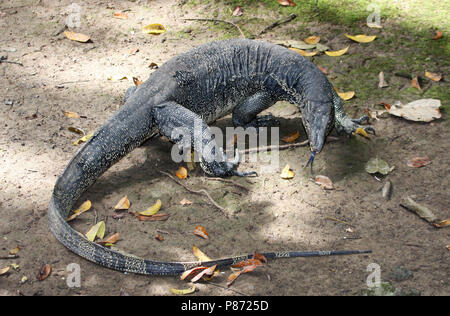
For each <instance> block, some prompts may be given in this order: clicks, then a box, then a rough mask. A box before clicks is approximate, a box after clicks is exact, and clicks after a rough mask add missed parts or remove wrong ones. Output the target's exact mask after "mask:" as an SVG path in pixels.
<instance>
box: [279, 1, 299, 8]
mask: <svg viewBox="0 0 450 316" xmlns="http://www.w3.org/2000/svg"><path fill="white" fill-rule="evenodd" d="M278 3H279V4H280V5H282V6H283V7H295V5H296V4H295V3H294V1H292V0H278Z"/></svg>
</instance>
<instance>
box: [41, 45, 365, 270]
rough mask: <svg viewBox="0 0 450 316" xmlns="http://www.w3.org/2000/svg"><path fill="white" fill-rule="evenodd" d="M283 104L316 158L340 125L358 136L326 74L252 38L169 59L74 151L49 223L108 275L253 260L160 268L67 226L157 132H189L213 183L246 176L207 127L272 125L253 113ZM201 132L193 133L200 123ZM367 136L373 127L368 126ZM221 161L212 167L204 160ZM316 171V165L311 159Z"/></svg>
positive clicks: (274, 255)
mask: <svg viewBox="0 0 450 316" xmlns="http://www.w3.org/2000/svg"><path fill="white" fill-rule="evenodd" d="M280 100H285V101H289V102H291V103H294V104H296V105H297V106H298V107H299V108H300V110H301V112H302V118H303V124H304V126H305V130H306V132H307V134H308V137H309V140H310V144H311V150H312V153H313V155H312V158H314V155H315V154H316V153H317V152H320V151H321V149H322V147H323V144H324V141H325V137H326V135H327V134H328V133H329V132H330V131H331V130H332V129H333V127H334V126H336V128H337V129H338V130H343V131H345V132H346V133H352V132H353V131H355V130H356V128H357V127H359V125H358V123H360V121H358V120H357V121H353V120H351V119H350V118H349V117H348V116H347V115H346V114H345V113H344V111H343V109H342V101H341V99H340V98H339V97H338V96H337V94H336V93H335V92H334V90H333V88H332V86H331V84H330V83H329V82H328V80H327V78H326V77H325V76H324V75H323V74H322V72H321V71H320V70H319V69H318V68H317V67H316V66H315V65H314V64H312V63H311V62H309V61H308V60H306V59H305V58H303V57H302V56H300V55H298V54H297V53H294V52H292V51H290V50H288V49H285V48H283V47H280V46H277V45H273V44H269V43H264V42H260V41H251V40H229V41H221V42H213V43H208V44H205V45H202V46H199V47H197V48H195V49H192V50H190V51H188V52H186V53H184V54H182V55H179V56H177V57H174V58H172V59H171V60H169V61H168V62H167V63H165V64H164V65H163V66H162V67H160V68H159V69H158V70H157V71H155V72H154V73H153V74H152V75H151V76H150V78H149V79H148V80H147V81H146V82H144V83H143V84H142V85H140V86H139V87H137V88H134V87H133V88H131V89H129V90H128V91H127V93H126V102H125V105H124V106H123V107H122V108H121V109H120V110H119V111H117V112H116V113H115V114H114V115H113V116H112V117H111V119H109V120H108V121H107V122H106V123H105V124H104V125H103V126H101V127H100V128H99V129H98V131H97V132H96V133H95V134H94V136H93V137H91V138H90V139H89V140H88V142H87V143H86V144H85V145H84V146H83V147H82V148H81V149H80V150H79V151H78V152H77V154H76V155H75V157H74V158H72V160H71V161H70V163H69V165H68V166H67V167H66V169H65V170H64V172H63V174H62V175H61V177H59V179H58V180H57V183H56V185H55V188H54V191H53V195H52V198H51V201H50V206H49V214H48V216H49V224H50V229H51V231H52V232H53V233H54V234H55V236H56V237H57V239H58V240H59V241H60V242H61V243H63V244H64V245H65V246H66V247H67V248H69V249H70V250H72V251H74V252H75V253H77V254H78V255H80V256H81V257H83V258H86V259H88V260H90V261H93V262H95V263H98V264H101V265H103V266H105V267H108V268H111V269H115V270H120V271H126V272H132V273H139V274H149V275H167V274H179V273H182V272H183V271H185V270H186V269H189V268H192V267H195V266H198V265H200V264H202V265H206V266H212V265H215V264H218V265H219V266H227V265H231V264H234V263H236V262H239V261H241V260H246V259H248V258H251V257H252V255H244V256H238V257H230V258H225V259H220V260H213V261H208V262H202V263H200V262H185V263H180V262H156V261H150V260H144V259H141V258H137V257H134V256H130V255H125V254H122V253H119V252H116V251H113V250H110V249H108V248H105V247H102V246H100V245H98V244H95V243H92V242H90V241H88V240H87V239H86V238H84V236H81V235H80V234H78V233H77V232H76V231H74V230H73V229H72V228H71V227H70V226H69V225H68V224H67V222H66V218H67V216H68V214H69V212H70V210H71V209H73V208H74V204H75V203H76V201H77V200H78V199H79V198H80V196H81V195H82V193H83V192H85V191H86V190H87V189H88V188H89V187H90V186H91V185H92V184H93V183H94V182H95V181H96V180H97V179H98V178H99V177H100V176H101V175H102V174H103V173H104V172H105V171H106V170H108V168H109V167H111V166H112V165H113V164H114V163H116V162H117V161H118V160H120V159H121V158H123V157H124V156H125V155H127V154H128V153H129V152H130V151H132V150H133V149H134V148H136V147H137V146H139V145H140V144H142V143H143V142H144V141H145V140H147V139H148V138H149V137H150V136H151V135H152V134H153V133H154V132H155V131H158V132H160V133H161V134H163V135H165V136H167V137H169V139H171V140H172V141H173V142H176V143H179V144H180V143H182V142H183V139H182V137H179V136H176V135H173V134H172V132H173V131H174V129H175V128H177V127H184V128H186V129H187V131H188V132H189V133H191V136H192V137H191V142H192V145H193V147H194V149H196V150H197V151H199V152H200V157H201V166H202V168H203V169H204V171H205V172H207V173H208V174H210V175H213V176H219V177H226V176H232V175H240V176H243V175H249V174H252V173H251V172H250V173H242V172H238V171H236V170H234V167H235V165H234V164H233V163H229V162H227V161H226V159H225V155H224V153H223V151H222V149H221V148H218V147H212V149H211V152H208V151H207V150H204V148H203V146H204V145H206V144H207V143H208V142H210V141H211V139H212V134H211V132H210V130H209V127H208V124H209V123H212V122H214V121H215V120H217V119H219V118H221V117H223V116H225V115H227V114H229V113H233V122H234V124H235V125H242V126H255V127H258V126H267V125H270V123H271V122H272V121H273V120H272V119H271V118H270V117H259V118H257V117H256V115H257V114H258V113H259V112H261V111H263V110H264V109H266V108H268V107H270V106H271V105H273V104H274V103H275V102H276V101H280ZM196 120H197V121H198V120H199V121H200V122H201V125H200V127H201V128H200V133H199V135H196V133H194V128H193V127H194V124H195V121H196ZM366 129H367V130H370V129H371V128H370V127H366ZM211 154H215V155H217V156H218V157H219V158H221V159H218V160H215V161H209V160H208V159H206V158H207V157H208V156H209V155H211ZM310 160H311V163H312V159H310ZM367 252H370V251H319V252H298V251H293V252H270V253H264V255H265V256H266V257H267V258H269V259H270V258H287V257H303V256H323V255H340V254H357V253H367Z"/></svg>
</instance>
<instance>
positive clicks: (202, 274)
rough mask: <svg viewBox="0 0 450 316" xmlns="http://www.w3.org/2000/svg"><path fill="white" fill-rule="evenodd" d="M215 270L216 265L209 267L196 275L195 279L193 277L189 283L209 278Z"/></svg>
mask: <svg viewBox="0 0 450 316" xmlns="http://www.w3.org/2000/svg"><path fill="white" fill-rule="evenodd" d="M216 268H217V264H216V265H213V266H212V267H209V268H207V269H204V270H203V271H201V272H200V273H198V274H197V275H196V276H195V277H193V278H192V279H191V282H197V281H198V280H200V279H201V278H202V277H203V276H205V275H209V276H211V275H213V273H214V270H216Z"/></svg>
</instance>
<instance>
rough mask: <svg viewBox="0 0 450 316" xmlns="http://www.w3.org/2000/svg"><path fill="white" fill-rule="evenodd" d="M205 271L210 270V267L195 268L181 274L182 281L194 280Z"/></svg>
mask: <svg viewBox="0 0 450 316" xmlns="http://www.w3.org/2000/svg"><path fill="white" fill-rule="evenodd" d="M205 269H208V267H205V266H199V267H195V268H192V269H189V270H186V271H184V272H183V273H182V274H181V276H180V279H181V280H184V279H186V278H193V277H194V276H196V275H197V274H199V273H200V272H201V271H203V270H205Z"/></svg>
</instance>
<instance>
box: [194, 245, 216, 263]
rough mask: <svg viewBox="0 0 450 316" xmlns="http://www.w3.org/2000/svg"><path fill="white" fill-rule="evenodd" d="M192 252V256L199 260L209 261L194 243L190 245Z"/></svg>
mask: <svg viewBox="0 0 450 316" xmlns="http://www.w3.org/2000/svg"><path fill="white" fill-rule="evenodd" d="M192 252H193V253H194V256H196V257H197V258H198V260H199V261H211V258H209V257H208V256H207V255H205V254H204V253H203V252H202V251H201V250H200V249H199V248H198V247H197V246H196V245H194V246H193V247H192Z"/></svg>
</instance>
